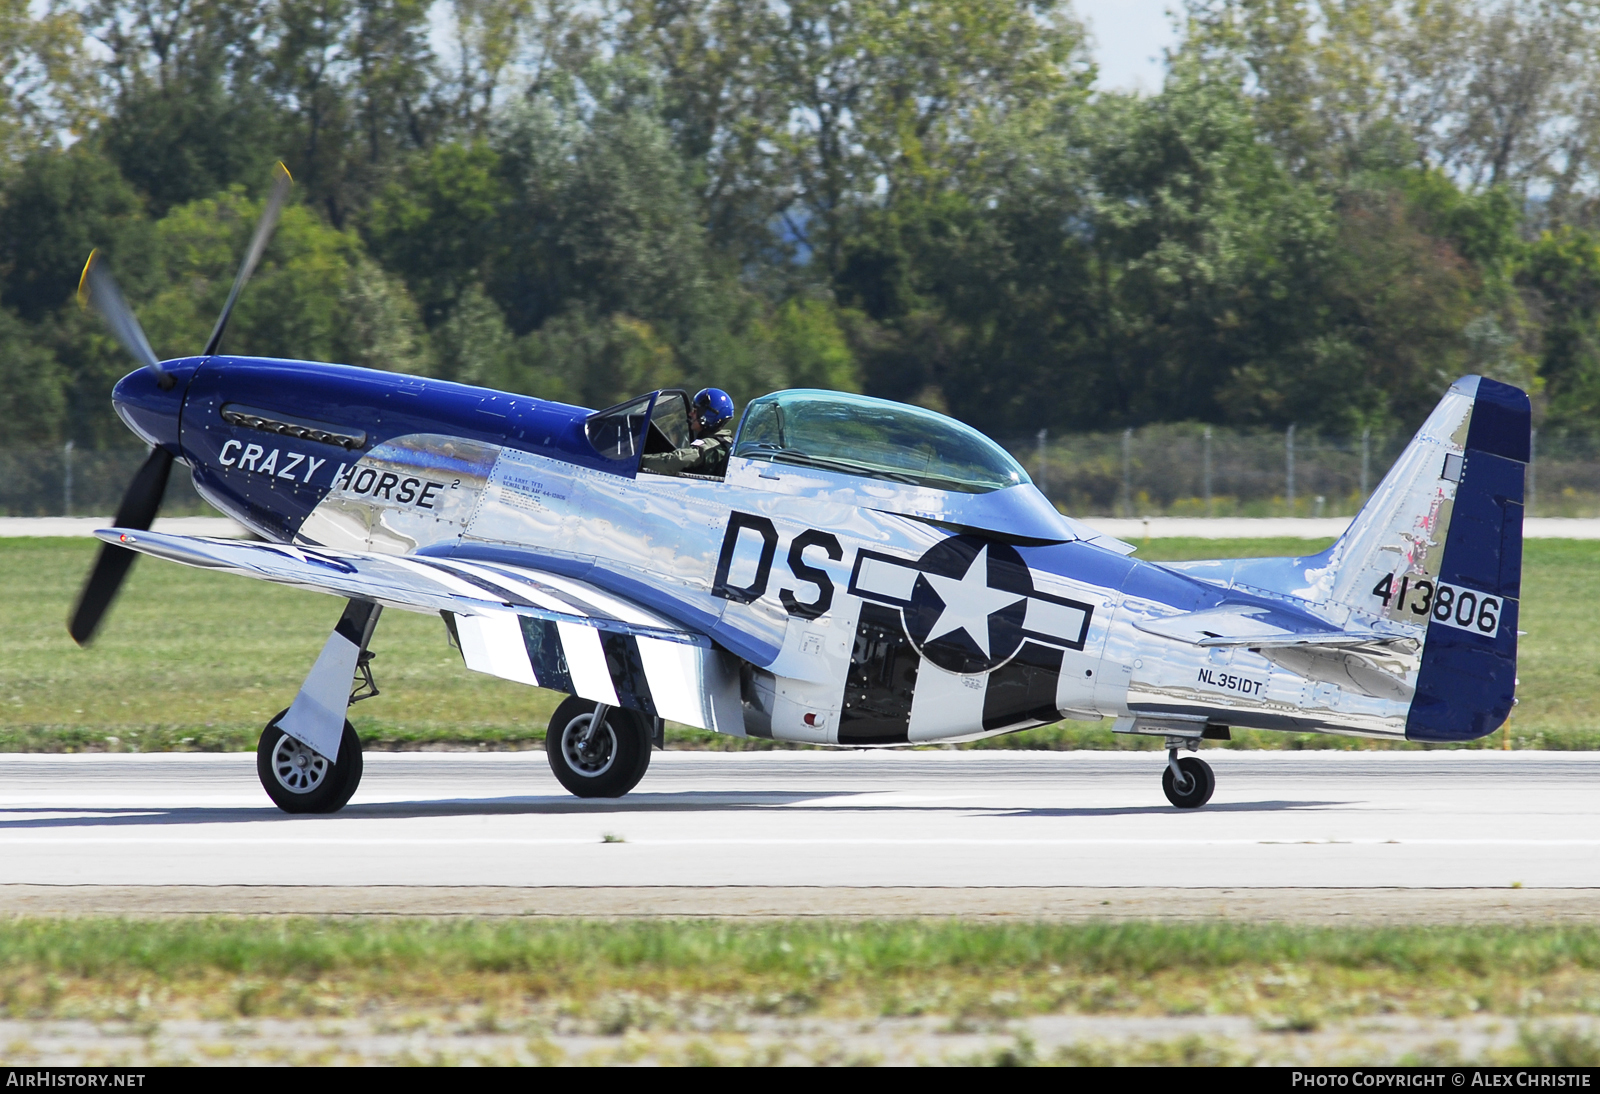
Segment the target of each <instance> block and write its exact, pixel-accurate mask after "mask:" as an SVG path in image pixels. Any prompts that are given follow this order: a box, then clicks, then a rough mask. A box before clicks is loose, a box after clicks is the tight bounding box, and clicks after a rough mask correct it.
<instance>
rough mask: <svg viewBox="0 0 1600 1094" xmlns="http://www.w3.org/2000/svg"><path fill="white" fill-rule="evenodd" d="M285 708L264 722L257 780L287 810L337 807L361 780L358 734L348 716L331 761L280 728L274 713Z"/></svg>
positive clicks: (323, 810)
mask: <svg viewBox="0 0 1600 1094" xmlns="http://www.w3.org/2000/svg"><path fill="white" fill-rule="evenodd" d="M287 713H289V712H288V711H287V710H281V711H279V712H278V715H277V717H275V718H273V719H272V721H270V722H268V723H267V728H266V729H264V730H262V731H261V741H260V743H258V744H257V745H256V775H257V777H258V778H260V779H261V786H262V788H263V789H265V790H266V792H267V797H269V798H271V799H272V803H273V804H274V805H276V806H277V807H278V808H279V809H282V810H283V811H284V812H285V813H337V812H338V811H339V810H341V809H343V808H344V807H345V804H346V803H347V802H349V800H350V799H351V797H352V796H354V794H355V792H356V787H358V786H360V785H361V773H362V769H363V767H364V765H363V764H362V762H361V738H360V737H357V736H356V730H355V727H354V726H352V725H351V724H350V723H349V722H346V723H345V724H344V736H343V738H341V739H340V741H339V759H338V760H337V761H336V762H334V763H329V762H328V758H327V757H326V756H323V755H322V754H321V753H319V752H315V751H313V750H311V749H310V748H307V747H306V746H305V745H303V744H301V743H300V742H299V741H297V740H295V739H294V738H293V737H291V736H289V735H288V734H287V733H285V732H284V731H283V730H281V729H279V728H278V719H279V718H282V717H283V716H284V715H285V714H287Z"/></svg>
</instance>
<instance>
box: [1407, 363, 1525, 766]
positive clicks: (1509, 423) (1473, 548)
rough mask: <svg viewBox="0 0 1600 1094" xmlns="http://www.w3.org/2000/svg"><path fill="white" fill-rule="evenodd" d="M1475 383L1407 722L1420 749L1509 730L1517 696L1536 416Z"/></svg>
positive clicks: (1484, 383) (1499, 390)
mask: <svg viewBox="0 0 1600 1094" xmlns="http://www.w3.org/2000/svg"><path fill="white" fill-rule="evenodd" d="M1472 379H1473V378H1471V377H1469V378H1468V380H1464V381H1460V382H1458V384H1457V387H1458V388H1459V387H1460V386H1462V385H1464V384H1466V383H1468V382H1470V380H1472ZM1476 379H1477V389H1476V391H1475V392H1474V396H1475V398H1474V400H1473V405H1472V413H1471V417H1470V420H1469V424H1468V428H1467V436H1466V445H1465V450H1464V452H1463V453H1462V456H1461V462H1460V464H1459V466H1454V465H1452V466H1447V468H1446V470H1445V476H1446V477H1449V475H1451V474H1455V475H1457V476H1459V477H1458V478H1457V479H1456V493H1455V503H1454V512H1453V514H1452V517H1451V520H1450V523H1449V528H1448V530H1447V532H1446V535H1445V543H1444V556H1443V559H1442V561H1441V563H1440V567H1439V581H1438V588H1437V590H1436V591H1435V594H1434V599H1433V603H1432V604H1431V605H1430V606H1429V607H1430V610H1429V620H1428V631H1427V639H1426V641H1425V642H1424V644H1423V647H1422V665H1421V669H1420V671H1419V673H1418V676H1417V693H1416V698H1415V699H1414V700H1413V701H1412V703H1411V711H1410V714H1409V716H1408V717H1407V719H1406V737H1407V738H1408V739H1410V740H1414V741H1466V740H1472V739H1473V738H1476V737H1483V736H1486V735H1487V734H1489V733H1493V732H1494V731H1495V730H1496V729H1498V728H1499V727H1500V726H1501V725H1502V724H1504V722H1505V720H1506V718H1507V717H1508V716H1509V715H1510V713H1511V706H1512V703H1513V701H1514V698H1515V691H1516V676H1517V617H1518V607H1519V601H1520V598H1521V595H1522V517H1523V500H1524V499H1523V489H1524V478H1525V475H1526V471H1527V466H1528V458H1529V455H1530V443H1529V442H1530V431H1531V426H1532V417H1531V413H1530V408H1529V405H1528V396H1527V395H1526V394H1525V393H1524V392H1523V391H1521V390H1520V389H1518V388H1515V387H1512V386H1511V385H1509V384H1502V383H1500V382H1498V381H1496V380H1490V379H1486V378H1481V377H1480V378H1476ZM1491 623H1492V626H1491V625H1490V624H1491Z"/></svg>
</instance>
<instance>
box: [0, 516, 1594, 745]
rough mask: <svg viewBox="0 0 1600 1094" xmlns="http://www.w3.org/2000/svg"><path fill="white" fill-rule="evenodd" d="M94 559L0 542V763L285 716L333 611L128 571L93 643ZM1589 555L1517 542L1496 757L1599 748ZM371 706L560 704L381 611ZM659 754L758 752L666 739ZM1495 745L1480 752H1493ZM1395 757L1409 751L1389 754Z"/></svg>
mask: <svg viewBox="0 0 1600 1094" xmlns="http://www.w3.org/2000/svg"><path fill="white" fill-rule="evenodd" d="M1322 546H1325V543H1324V542H1313V541H1304V540H1238V541H1222V540H1174V539H1168V540H1155V541H1153V542H1151V543H1149V544H1141V549H1140V552H1139V553H1140V557H1146V558H1152V559H1183V558H1217V557H1240V556H1245V555H1276V554H1304V553H1309V552H1311V551H1315V550H1318V549H1320V548H1321V547H1322ZM95 547H96V544H95V543H94V542H93V541H90V540H83V539H0V650H3V651H4V656H3V657H0V751H82V750H88V749H108V750H119V749H121V750H128V749H137V750H140V751H154V750H166V749H205V750H225V749H249V748H253V747H254V743H255V740H256V737H257V736H258V734H259V732H260V729H261V726H262V725H264V724H265V723H266V721H267V719H268V718H270V717H271V716H272V715H273V714H275V713H276V712H277V711H278V710H280V709H282V708H283V707H284V706H287V705H288V702H289V700H290V699H291V698H292V697H293V695H294V693H295V690H296V689H297V688H298V687H299V684H300V680H301V678H302V677H303V676H304V674H305V671H306V668H307V667H308V666H309V665H310V664H311V662H312V661H313V660H314V659H315V657H316V655H317V651H318V650H319V649H320V648H321V646H322V643H323V641H324V640H325V639H326V638H327V635H328V632H329V630H330V629H331V628H332V626H333V623H334V621H335V620H336V619H337V618H338V614H339V611H340V607H341V605H340V602H339V601H338V600H336V599H334V598H332V597H327V596H320V595H318V594H315V593H308V592H302V591H299V590H294V589H287V588H283V587H281V586H276V585H271V584H268V583H266V582H259V581H250V580H248V579H246V578H241V577H235V576H232V575H227V574H219V573H212V572H208V571H204V570H198V569H194V568H191V567H186V566H178V565H174V564H170V563H164V562H159V561H157V560H154V559H144V560H141V561H140V562H139V564H138V565H137V566H135V567H134V570H133V573H132V575H131V577H130V578H129V580H128V584H127V587H126V588H125V589H124V592H123V595H122V597H121V599H120V600H119V602H118V603H117V605H116V606H115V607H114V608H113V610H112V614H111V616H110V618H109V620H108V621H107V623H106V625H105V627H104V628H103V630H102V632H101V634H100V636H99V638H98V639H97V640H96V642H95V644H94V645H93V646H92V647H91V648H89V649H87V650H80V649H78V648H77V647H76V646H74V645H73V644H72V642H71V640H70V639H69V638H68V637H67V634H66V628H65V625H64V621H65V619H66V615H67V612H68V610H69V608H70V606H71V604H72V601H73V598H74V597H75V596H76V593H77V589H78V585H79V583H80V582H81V581H82V578H83V574H84V573H85V572H86V570H87V569H88V566H89V564H90V561H91V559H92V556H93V552H94V548H95ZM1597 594H1600V542H1597V543H1589V542H1578V541H1553V540H1542V541H1531V542H1529V543H1528V545H1527V555H1526V565H1525V571H1524V600H1523V607H1522V620H1521V625H1522V627H1523V629H1525V630H1526V631H1527V632H1528V634H1527V635H1526V636H1525V637H1524V638H1523V640H1522V661H1521V666H1520V673H1521V679H1522V687H1521V689H1520V692H1519V694H1520V696H1521V699H1522V705H1521V706H1519V707H1518V709H1517V712H1516V714H1515V715H1514V717H1513V721H1512V730H1511V736H1512V742H1513V744H1515V745H1516V746H1517V747H1528V748H1596V747H1600V717H1596V716H1595V714H1594V713H1593V712H1594V710H1595V706H1596V704H1595V702H1594V700H1595V699H1596V698H1597V697H1600V620H1596V618H1595V617H1594V614H1593V612H1592V611H1591V609H1590V607H1589V606H1590V605H1592V604H1594V603H1596V602H1597V599H1600V597H1597ZM373 648H374V650H375V651H376V652H377V654H378V657H377V660H376V662H375V665H374V668H375V670H376V672H377V676H378V683H379V686H380V687H381V688H382V689H383V693H382V694H381V695H380V696H379V697H377V698H376V699H372V700H370V701H368V702H365V703H362V704H360V705H358V706H356V707H354V708H352V712H351V720H352V721H353V722H354V723H355V724H356V727H357V729H358V730H359V731H360V733H361V735H362V739H363V740H364V741H365V742H367V744H368V746H369V747H372V748H426V747H430V746H432V747H443V746H450V747H478V748H527V747H530V746H537V745H539V744H540V743H541V742H542V741H543V739H544V726H545V723H546V722H547V721H548V720H549V717H550V714H551V713H552V712H553V711H554V709H555V706H556V704H557V703H558V702H559V701H560V699H561V697H560V696H559V695H557V694H556V693H554V692H548V691H542V690H537V689H532V688H527V687H523V686H521V685H517V684H512V683H509V682H507V681H504V680H497V679H494V678H492V677H488V676H483V675H480V674H478V673H471V672H468V671H467V670H466V669H465V668H464V667H463V666H462V664H461V658H460V655H459V654H457V653H456V652H455V651H454V650H452V649H451V648H450V647H449V646H448V645H447V644H446V641H445V632H444V626H443V624H442V623H441V622H440V621H439V619H438V618H437V617H436V616H431V615H416V614H412V613H409V612H398V611H390V612H387V613H385V615H384V617H383V620H382V622H381V623H380V624H379V627H378V634H377V638H376V640H375V641H374V644H373ZM1235 736H1236V737H1237V738H1238V739H1237V740H1235V741H1234V742H1233V745H1234V747H1276V748H1316V747H1334V748H1368V747H1373V745H1372V743H1371V742H1365V741H1360V740H1356V739H1352V738H1339V737H1324V736H1320V735H1311V734H1275V733H1239V734H1236V735H1235ZM669 739H670V741H671V742H672V744H673V745H674V746H675V747H701V748H704V747H724V748H740V747H772V746H771V745H770V743H767V742H743V741H739V740H737V739H732V738H725V737H718V736H716V735H715V734H709V733H704V732H701V731H698V730H690V729H686V728H682V727H679V728H675V729H674V730H673V731H672V732H671V734H670V738H669ZM1501 742H1502V735H1501V734H1495V735H1494V736H1492V737H1490V738H1487V739H1486V740H1484V741H1482V742H1478V744H1479V746H1480V747H1499V746H1500V744H1501ZM1159 744H1160V742H1159V741H1155V740H1153V739H1144V738H1126V737H1116V736H1113V734H1112V733H1111V732H1110V723H1109V722H1102V723H1087V724H1086V723H1072V722H1067V723H1060V724H1058V725H1055V726H1046V727H1042V728H1040V729H1036V730H1029V731H1027V732H1024V733H1015V734H1009V735H1007V736H1004V737H998V738H994V739H991V740H989V741H985V742H981V743H980V744H979V745H977V746H975V747H989V748H1058V749H1067V748H1140V747H1143V748H1148V747H1156V746H1159ZM1390 747H1409V746H1404V745H1402V746H1390Z"/></svg>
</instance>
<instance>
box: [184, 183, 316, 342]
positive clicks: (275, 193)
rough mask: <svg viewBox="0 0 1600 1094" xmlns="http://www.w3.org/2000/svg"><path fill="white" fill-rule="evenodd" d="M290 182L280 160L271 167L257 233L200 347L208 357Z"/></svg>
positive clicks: (275, 220) (275, 222)
mask: <svg viewBox="0 0 1600 1094" xmlns="http://www.w3.org/2000/svg"><path fill="white" fill-rule="evenodd" d="M293 185H294V178H293V176H291V175H290V174H289V169H288V168H287V167H285V166H284V165H283V164H282V163H281V162H280V163H279V164H278V165H277V167H275V168H273V171H272V193H271V194H269V195H268V196H267V204H266V206H265V207H263V208H262V210H261V219H260V220H258V221H256V234H255V235H254V236H252V237H251V239H250V250H249V251H247V252H246V253H245V256H244V262H242V263H240V265H239V273H238V274H237V275H236V276H235V277H234V279H233V291H232V292H230V293H228V302H227V303H226V304H224V305H222V314H221V315H219V316H217V325H216V326H215V327H214V328H213V329H212V331H211V338H210V340H208V341H207V342H206V348H205V349H204V350H203V351H202V355H203V356H205V357H210V356H211V355H212V354H213V353H216V352H217V347H218V346H220V345H222V332H223V331H225V330H227V329H228V317H229V316H231V315H232V314H233V305H234V303H235V302H236V301H237V300H238V299H239V291H240V290H241V289H243V288H244V283H245V282H246V281H249V280H250V275H251V274H253V273H255V272H256V265H257V264H258V263H259V262H260V261H261V256H262V254H263V253H264V252H265V251H266V249H267V241H268V240H270V239H271V238H272V230H273V229H274V228H276V227H277V226H278V214H280V213H282V212H283V203H284V202H285V201H286V200H288V197H289V187H291V186H293Z"/></svg>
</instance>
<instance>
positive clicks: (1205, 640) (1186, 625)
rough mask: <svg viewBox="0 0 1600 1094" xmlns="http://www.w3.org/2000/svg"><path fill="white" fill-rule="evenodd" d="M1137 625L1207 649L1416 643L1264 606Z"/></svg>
mask: <svg viewBox="0 0 1600 1094" xmlns="http://www.w3.org/2000/svg"><path fill="white" fill-rule="evenodd" d="M1133 625H1134V626H1135V627H1137V628H1139V629H1140V630H1141V631H1145V632H1146V633H1148V634H1157V635H1160V636H1161V637H1163V638H1176V639H1178V640H1179V641H1180V642H1189V643H1191V644H1193V645H1196V646H1206V647H1211V646H1247V647H1250V648H1253V649H1274V648H1282V647H1287V646H1364V645H1371V644H1388V643H1395V642H1413V643H1414V642H1415V641H1416V640H1415V639H1414V638H1412V637H1410V636H1408V635H1402V634H1385V633H1382V632H1379V631H1373V630H1369V629H1366V628H1361V629H1350V630H1346V629H1341V628H1339V627H1337V626H1335V625H1333V624H1331V623H1329V622H1328V621H1327V620H1324V619H1318V618H1317V617H1316V616H1313V615H1308V614H1305V613H1302V612H1296V611H1292V610H1289V609H1287V608H1278V607H1275V606H1269V605H1260V604H1224V605H1223V606H1222V607H1220V608H1208V609H1206V610H1205V611H1199V612H1186V613H1184V614H1182V615H1168V616H1162V617H1160V618H1156V619H1139V620H1135V621H1134V624H1133Z"/></svg>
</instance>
